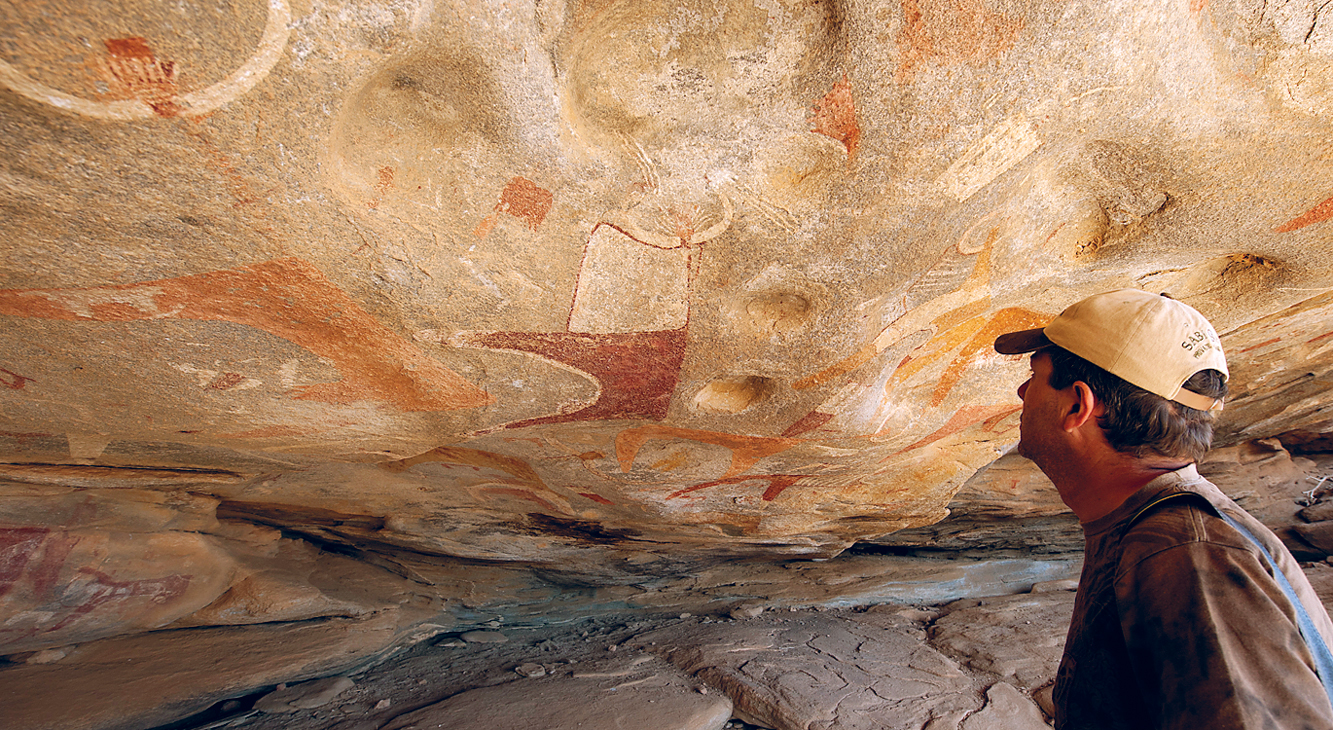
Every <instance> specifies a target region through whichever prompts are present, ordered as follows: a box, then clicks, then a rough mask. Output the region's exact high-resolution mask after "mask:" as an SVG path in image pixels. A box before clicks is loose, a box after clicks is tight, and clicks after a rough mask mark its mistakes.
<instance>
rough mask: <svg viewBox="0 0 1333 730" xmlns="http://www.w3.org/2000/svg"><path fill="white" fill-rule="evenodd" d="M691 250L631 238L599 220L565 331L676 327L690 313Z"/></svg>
mask: <svg viewBox="0 0 1333 730" xmlns="http://www.w3.org/2000/svg"><path fill="white" fill-rule="evenodd" d="M691 258H692V251H691V250H690V249H689V248H687V247H685V246H676V247H674V248H668V249H664V248H660V247H658V246H653V245H645V244H643V243H640V242H639V241H636V240H634V239H633V238H631V237H630V236H628V235H626V234H625V233H624V232H622V231H620V230H619V229H617V228H616V227H614V226H610V225H599V226H598V227H597V229H596V230H594V231H593V233H592V236H590V237H589V239H588V245H587V246H586V247H585V249H584V254H583V262H582V264H581V266H580V273H579V282H578V287H577V289H576V290H575V293H574V305H573V307H572V308H571V309H570V316H569V323H568V329H569V331H570V332H590V333H597V334H606V333H612V332H619V333H624V332H649V331H666V330H677V329H681V328H683V327H684V326H685V324H686V321H687V320H688V317H689V293H690V291H689V290H690V279H691V276H690V264H691Z"/></svg>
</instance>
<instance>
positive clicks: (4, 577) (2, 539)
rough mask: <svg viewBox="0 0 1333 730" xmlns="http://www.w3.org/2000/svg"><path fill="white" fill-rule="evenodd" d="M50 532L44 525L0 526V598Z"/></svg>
mask: <svg viewBox="0 0 1333 730" xmlns="http://www.w3.org/2000/svg"><path fill="white" fill-rule="evenodd" d="M50 533H51V531H50V530H48V529H47V528H45V527H0V598H4V596H5V594H6V593H9V591H10V590H11V589H13V587H14V584H15V583H17V582H18V581H19V578H21V577H22V576H23V569H24V568H25V567H27V565H28V562H29V561H31V560H32V558H33V555H34V554H35V553H36V552H37V550H38V548H40V547H41V546H42V543H43V542H45V541H46V536H47V535H49V534H50Z"/></svg>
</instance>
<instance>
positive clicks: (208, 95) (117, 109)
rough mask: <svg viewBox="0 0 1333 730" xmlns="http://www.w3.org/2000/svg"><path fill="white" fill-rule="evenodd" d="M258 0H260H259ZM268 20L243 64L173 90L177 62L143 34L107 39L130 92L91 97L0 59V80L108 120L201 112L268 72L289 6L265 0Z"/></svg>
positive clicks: (116, 81) (116, 73) (110, 61)
mask: <svg viewBox="0 0 1333 730" xmlns="http://www.w3.org/2000/svg"><path fill="white" fill-rule="evenodd" d="M261 1H262V0H261ZM265 4H266V5H267V7H268V21H267V23H266V24H265V26H264V33H263V36H262V37H261V38H260V39H259V46H258V47H257V48H256V49H255V51H254V53H253V54H252V55H251V56H250V58H249V59H248V60H246V62H245V63H244V64H242V65H241V66H240V68H237V69H236V70H235V71H233V72H232V73H231V75H229V76H227V78H225V79H223V80H222V81H219V82H218V83H216V84H213V85H212V86H209V87H208V88H205V89H199V90H198V91H192V92H188V93H185V94H180V95H177V89H176V65H177V64H176V63H175V62H172V61H161V60H159V59H157V58H156V57H155V56H154V55H153V52H152V49H151V48H150V47H149V44H148V41H146V40H145V39H143V38H138V37H129V38H117V39H111V40H107V41H105V43H104V45H105V46H106V50H107V55H108V58H107V59H106V71H107V74H108V76H109V81H110V82H111V84H113V85H116V86H118V87H119V90H121V91H124V92H128V94H129V95H130V96H131V97H133V98H129V99H119V100H115V101H89V100H87V99H81V98H79V97H77V96H73V95H70V94H66V93H65V92H63V91H59V90H57V89H53V88H51V87H49V86H47V85H45V84H42V83H40V82H38V81H35V80H33V79H32V78H31V77H30V76H28V75H26V74H24V73H23V72H22V71H20V70H19V69H17V68H15V67H14V66H13V65H11V64H9V63H8V62H5V61H0V85H3V86H5V87H6V88H8V89H9V90H11V91H13V92H15V93H17V94H20V95H21V96H23V97H25V98H27V99H29V100H31V101H35V102H37V103H39V104H48V105H50V106H53V107H55V108H56V109H60V110H61V111H65V112H70V113H73V114H79V115H82V116H87V117H93V118H95V119H107V120H112V121H130V120H135V119H151V118H153V117H174V116H182V115H184V116H200V115H203V114H207V113H209V112H211V111H214V110H215V109H218V108H220V107H222V106H223V105H224V104H226V103H228V102H230V101H232V100H233V99H236V98H238V97H240V96H241V95H242V94H245V93H246V92H248V91H250V90H251V89H253V88H254V87H255V86H256V85H257V84H258V83H259V82H261V81H263V80H264V79H265V78H267V77H268V74H269V72H270V71H272V70H273V67H274V66H275V65H277V63H278V59H280V58H282V52H283V50H284V49H286V47H287V38H288V37H289V36H290V35H291V32H292V25H291V22H292V11H291V8H289V7H288V6H287V3H286V1H285V0H267V2H266V3H265Z"/></svg>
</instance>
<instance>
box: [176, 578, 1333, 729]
mask: <svg viewBox="0 0 1333 730" xmlns="http://www.w3.org/2000/svg"><path fill="white" fill-rule="evenodd" d="M1331 572H1333V571H1331ZM1070 587H1071V586H1069V585H1068V583H1067V582H1061V583H1055V584H1042V585H1039V586H1038V588H1037V590H1036V592H1033V593H1029V594H1022V595H1015V596H1001V597H995V598H985V599H965V600H960V601H955V602H953V603H950V604H947V605H944V606H898V605H881V606H874V607H868V608H861V609H840V610H797V611H765V612H759V611H757V610H756V609H750V610H748V611H744V612H740V611H738V612H737V615H736V616H725V617H698V616H681V617H672V618H664V619H657V620H637V621H632V622H630V623H614V622H608V621H605V620H590V621H587V622H582V623H579V624H577V625H572V626H567V627H563V628H545V629H504V628H497V629H496V630H492V631H483V632H468V633H465V634H462V635H457V634H454V635H445V636H443V637H441V638H440V639H438V640H436V641H434V642H433V643H431V644H430V645H419V646H417V647H415V648H413V649H412V650H410V651H409V652H407V653H406V654H404V655H403V656H401V657H399V658H397V659H394V660H392V661H389V662H386V663H383V664H380V665H378V666H376V667H373V668H371V669H368V670H365V671H363V672H361V673H357V674H352V675H350V676H348V677H346V678H328V679H324V680H315V681H313V682H307V683H304V684H300V685H295V686H293V687H280V688H279V689H278V690H277V691H275V692H273V693H269V694H266V695H255V696H251V697H249V698H245V699H242V700H231V701H228V702H224V703H221V704H219V705H218V706H215V707H214V708H212V709H211V710H210V711H209V715H208V716H196V717H195V718H193V719H191V720H190V721H185V722H180V723H175V724H173V725H171V726H169V727H170V728H172V730H185V729H186V728H189V729H190V730H205V729H208V730H221V729H222V728H245V729H247V730H278V729H280V728H281V729H284V730H407V729H409V728H413V729H414V728H436V727H448V728H453V729H454V730H471V729H472V728H477V729H478V730H480V728H486V729H487V730H507V729H509V728H513V729H514V730H518V729H519V728H524V729H527V728H532V727H543V728H548V729H552V730H564V729H565V728H569V729H570V730H574V729H575V728H579V729H580V730H601V729H602V728H605V729H607V730H611V729H612V728H624V727H653V728H657V729H659V730H675V729H676V728H680V729H681V730H687V729H688V730H696V729H697V730H721V729H722V728H726V727H731V728H751V727H768V728H775V729H777V730H788V729H793V730H794V729H795V728H802V729H804V728H809V729H810V730H855V729H860V728H866V729H867V730H868V729H869V728H886V729H891V728H904V729H905V728H913V729H914V730H919V729H920V728H929V729H930V730H945V729H947V728H961V729H962V730H983V729H984V728H991V727H995V728H1000V727H1003V728H1008V729H1009V730H1022V729H1023V728H1028V727H1031V728H1041V727H1045V726H1046V725H1045V719H1044V718H1045V716H1044V714H1043V712H1042V710H1041V709H1040V705H1041V703H1042V702H1043V701H1044V694H1043V691H1042V690H1043V687H1045V686H1046V685H1048V684H1049V682H1050V681H1051V679H1052V678H1053V677H1054V674H1055V669H1056V663H1057V662H1058V659H1059V655H1060V651H1061V648H1062V646H1063V643H1064V632H1065V628H1066V624H1067V622H1068V616H1069V613H1070V611H1071V610H1072V605H1073V596H1074V594H1073V591H1072V590H1069V588H1070ZM1034 696H1035V698H1036V699H1033V698H1034Z"/></svg>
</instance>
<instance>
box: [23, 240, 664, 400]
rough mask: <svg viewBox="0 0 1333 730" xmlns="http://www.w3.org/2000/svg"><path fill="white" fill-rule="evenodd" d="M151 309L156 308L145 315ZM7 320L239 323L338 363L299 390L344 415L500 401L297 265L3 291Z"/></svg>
mask: <svg viewBox="0 0 1333 730" xmlns="http://www.w3.org/2000/svg"><path fill="white" fill-rule="evenodd" d="M120 294H123V297H118V296H117V295H120ZM90 298H94V299H98V300H101V301H103V302H105V301H106V300H108V299H110V300H112V301H114V300H116V299H120V300H121V301H120V302H118V306H116V307H114V311H112V309H108V308H104V307H97V306H94V307H90V308H88V309H83V308H81V307H80V305H79V303H80V302H83V301H88V299H90ZM146 299H148V300H149V301H150V302H151V303H150V304H147V305H145V304H144V301H145V300H146ZM0 314H4V315H10V316H15V317H32V318H37V319H60V320H73V321H85V322H86V321H93V322H127V321H138V320H149V319H187V320H198V321H205V322H235V323H237V324H244V325H249V326H251V327H255V328H257V329H260V330H263V331H265V332H268V333H269V334H271V335H274V336H277V337H281V338H282V339H284V340H288V341H289V342H293V343H295V344H297V345H300V346H301V347H304V348H305V349H307V350H309V351H311V352H313V353H315V354H316V355H319V356H320V357H325V358H328V359H329V360H330V361H332V362H333V364H334V366H335V367H337V368H338V371H339V372H340V373H341V374H342V376H343V377H342V379H341V380H339V381H337V382H334V383H319V384H316V385H306V386H301V387H298V388H296V389H294V397H295V398H298V399H301V400H312V401H319V402H322V403H337V404H343V405H345V404H350V403H355V402H357V401H362V400H370V401H375V402H377V403H381V404H383V405H387V406H390V407H393V408H396V409H398V410H401V411H448V410H455V409H460V408H479V407H481V406H484V405H489V404H490V403H492V402H493V401H494V399H493V398H491V396H490V395H488V394H487V393H486V392H485V391H483V390H481V389H480V388H477V387H476V386H475V385H472V384H471V383H469V382H468V381H466V380H464V379H463V378H462V377H461V376H460V375H458V374H457V373H455V372H454V371H452V370H450V369H448V368H446V367H444V366H443V365H441V364H440V363H439V362H438V361H436V360H434V359H433V358H431V357H429V356H428V355H426V354H425V353H424V352H422V351H421V350H419V349H418V348H417V347H416V346H415V345H413V344H411V343H410V342H408V341H407V340H405V339H403V338H402V337H401V336H400V335H398V334H397V333H396V332H394V331H393V330H390V329H389V328H387V327H385V326H384V325H382V324H380V323H379V321H377V320H376V319H375V318H374V317H372V316H370V314H368V313H367V312H366V311H365V310H364V309H362V308H361V307H360V306H359V305H358V304H357V303H356V302H354V301H352V299H351V298H350V297H348V296H347V295H346V294H345V293H343V291H342V290H341V289H339V288H338V287H336V286H334V285H333V283H332V282H330V281H329V280H328V279H326V278H324V275H323V274H322V273H321V272H320V271H319V269H317V268H315V267H314V266H313V265H312V264H310V263H308V262H306V261H303V260H301V259H297V258H285V259H277V260H274V261H268V262H265V263H262V264H255V265H254V266H245V267H241V268H239V269H228V270H224V271H213V272H210V273H207V274H197V275H194V276H181V277H177V278H174V279H159V280H157V281H148V282H143V283H140V284H125V285H119V286H103V287H94V288H90V289H7V290H0ZM682 351H683V345H682Z"/></svg>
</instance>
